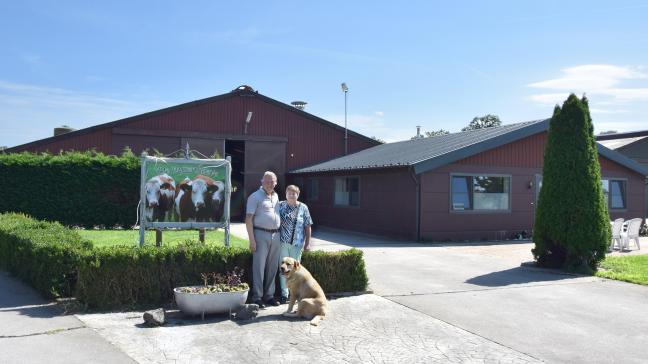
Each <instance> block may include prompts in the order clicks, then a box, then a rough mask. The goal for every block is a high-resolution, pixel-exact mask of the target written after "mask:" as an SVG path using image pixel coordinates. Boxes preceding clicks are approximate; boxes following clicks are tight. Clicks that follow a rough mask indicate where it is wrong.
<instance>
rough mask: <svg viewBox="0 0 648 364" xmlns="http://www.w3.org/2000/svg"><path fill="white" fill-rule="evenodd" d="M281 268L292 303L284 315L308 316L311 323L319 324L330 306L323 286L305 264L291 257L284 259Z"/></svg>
mask: <svg viewBox="0 0 648 364" xmlns="http://www.w3.org/2000/svg"><path fill="white" fill-rule="evenodd" d="M279 270H280V271H281V274H282V275H283V276H284V277H286V283H287V285H288V289H289V290H290V304H289V305H288V310H287V311H286V312H284V314H283V315H284V316H286V317H303V318H307V319H309V320H311V322H310V323H311V325H313V326H317V325H319V323H320V321H322V319H323V318H324V316H326V312H327V308H328V302H327V301H326V296H325V295H324V291H323V290H322V287H320V285H319V283H317V281H316V280H315V278H313V276H312V275H311V274H310V272H309V271H308V270H307V269H306V268H304V266H302V265H301V264H299V262H298V261H296V260H295V259H293V258H291V257H285V258H283V259H282V261H281V266H280V269H279ZM296 301H299V303H298V304H297V312H293V307H294V306H295V302H296Z"/></svg>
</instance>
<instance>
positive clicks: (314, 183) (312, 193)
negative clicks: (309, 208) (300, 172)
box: [308, 179, 319, 201]
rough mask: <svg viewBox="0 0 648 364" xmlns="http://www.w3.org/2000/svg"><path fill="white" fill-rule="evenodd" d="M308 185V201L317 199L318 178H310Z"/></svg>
mask: <svg viewBox="0 0 648 364" xmlns="http://www.w3.org/2000/svg"><path fill="white" fill-rule="evenodd" d="M309 187H310V188H309V191H308V199H309V200H310V201H317V200H318V199H319V180H318V179H312V180H310V185H309Z"/></svg>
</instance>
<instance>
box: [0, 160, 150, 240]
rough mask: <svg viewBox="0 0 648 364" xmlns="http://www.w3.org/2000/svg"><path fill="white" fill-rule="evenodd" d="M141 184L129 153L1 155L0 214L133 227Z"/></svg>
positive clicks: (137, 164) (81, 223)
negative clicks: (18, 213)
mask: <svg viewBox="0 0 648 364" xmlns="http://www.w3.org/2000/svg"><path fill="white" fill-rule="evenodd" d="M139 183H140V169H139V159H138V158H137V157H136V156H134V155H132V153H131V154H125V155H124V156H122V157H114V156H106V155H104V154H101V153H97V152H94V151H89V152H67V153H61V154H57V155H53V154H45V153H44V154H32V153H12V154H0V188H1V189H2V191H5V193H3V198H2V199H0V212H23V213H26V214H30V215H32V216H34V217H35V218H38V219H44V220H49V221H59V222H61V223H62V224H64V225H68V226H83V227H93V226H95V225H104V226H108V227H112V226H115V225H121V226H131V225H134V224H135V220H136V208H137V203H138V201H139Z"/></svg>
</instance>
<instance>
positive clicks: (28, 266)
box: [0, 214, 92, 298]
mask: <svg viewBox="0 0 648 364" xmlns="http://www.w3.org/2000/svg"><path fill="white" fill-rule="evenodd" d="M91 249H92V244H91V243H90V242H87V241H84V240H83V239H82V238H81V237H80V236H79V234H77V233H76V232H75V231H74V230H70V229H67V228H65V227H64V226H62V225H61V224H59V223H50V222H45V221H37V220H34V219H31V218H29V217H27V216H25V215H22V214H0V269H4V270H7V271H9V272H10V273H12V274H13V275H15V276H16V277H18V278H20V279H21V280H23V281H24V282H26V283H27V284H29V285H31V286H32V287H34V288H35V289H36V290H37V291H38V292H40V293H41V294H42V295H43V296H45V297H48V298H53V297H61V296H72V295H73V294H74V288H75V285H76V282H77V273H78V267H79V266H80V265H81V264H82V262H83V261H84V259H85V256H86V255H87V253H88V252H89V251H90V250H91Z"/></svg>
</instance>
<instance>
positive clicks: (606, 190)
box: [601, 179, 626, 209]
mask: <svg viewBox="0 0 648 364" xmlns="http://www.w3.org/2000/svg"><path fill="white" fill-rule="evenodd" d="M601 184H602V186H603V195H604V196H605V202H606V203H607V204H608V208H609V209H625V208H626V181H624V180H614V179H602V180H601Z"/></svg>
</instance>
